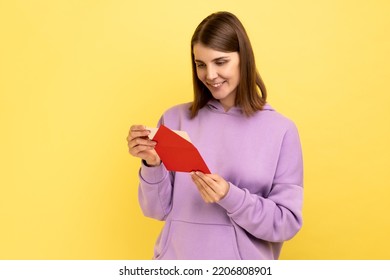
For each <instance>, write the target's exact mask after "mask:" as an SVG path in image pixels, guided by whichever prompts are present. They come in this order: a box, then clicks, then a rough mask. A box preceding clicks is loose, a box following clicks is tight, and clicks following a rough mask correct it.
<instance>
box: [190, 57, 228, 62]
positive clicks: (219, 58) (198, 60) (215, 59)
mask: <svg viewBox="0 0 390 280" xmlns="http://www.w3.org/2000/svg"><path fill="white" fill-rule="evenodd" d="M228 58H229V57H228V56H220V57H217V58H214V59H213V60H212V62H214V61H217V60H221V59H228ZM195 62H200V63H204V62H203V61H202V60H200V59H195Z"/></svg>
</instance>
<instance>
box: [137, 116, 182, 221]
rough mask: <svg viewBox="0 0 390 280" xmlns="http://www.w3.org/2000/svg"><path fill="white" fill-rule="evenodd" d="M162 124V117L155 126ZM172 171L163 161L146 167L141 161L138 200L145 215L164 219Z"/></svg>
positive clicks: (170, 196)
mask: <svg viewBox="0 0 390 280" xmlns="http://www.w3.org/2000/svg"><path fill="white" fill-rule="evenodd" d="M161 124H164V118H163V117H161V119H160V120H159V122H158V125H157V127H159V126H160V125H161ZM173 176H174V175H173V172H169V171H168V170H167V169H166V168H165V166H164V163H161V164H160V165H159V166H155V167H148V166H146V165H145V164H144V163H143V162H142V164H141V168H140V170H139V180H140V183H139V186H138V201H139V204H140V206H141V209H142V212H143V214H144V215H145V216H147V217H150V218H154V219H157V220H160V221H161V220H165V218H166V216H167V215H168V214H169V212H170V211H171V209H172V195H173Z"/></svg>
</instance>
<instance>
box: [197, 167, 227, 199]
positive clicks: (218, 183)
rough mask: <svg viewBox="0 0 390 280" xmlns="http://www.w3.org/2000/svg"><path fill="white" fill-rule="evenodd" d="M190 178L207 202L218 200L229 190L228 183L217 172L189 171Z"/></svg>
mask: <svg viewBox="0 0 390 280" xmlns="http://www.w3.org/2000/svg"><path fill="white" fill-rule="evenodd" d="M191 178H192V181H193V182H194V183H195V185H196V187H197V188H198V190H199V193H200V195H201V196H202V198H203V200H204V201H205V202H207V203H214V202H218V201H220V200H221V199H222V198H224V197H225V196H226V194H227V193H228V191H229V183H228V182H227V181H225V179H223V178H222V177H221V176H219V175H217V174H204V173H202V172H199V171H196V172H191Z"/></svg>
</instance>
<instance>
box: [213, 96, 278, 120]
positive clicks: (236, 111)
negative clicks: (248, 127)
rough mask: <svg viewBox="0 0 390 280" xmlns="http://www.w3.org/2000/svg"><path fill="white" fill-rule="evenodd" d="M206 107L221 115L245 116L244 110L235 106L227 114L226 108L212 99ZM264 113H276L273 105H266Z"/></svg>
mask: <svg viewBox="0 0 390 280" xmlns="http://www.w3.org/2000/svg"><path fill="white" fill-rule="evenodd" d="M206 106H207V107H208V108H209V109H210V110H212V111H215V112H217V113H220V114H226V115H237V116H242V115H243V112H242V109H241V108H240V107H238V106H234V107H232V108H230V109H229V111H227V112H226V111H225V108H223V106H222V104H221V103H220V102H219V101H218V100H216V99H214V98H213V99H211V100H210V101H209V102H207V104H206ZM263 111H275V110H274V109H273V108H272V107H271V105H269V104H268V103H266V104H265V105H264V107H263Z"/></svg>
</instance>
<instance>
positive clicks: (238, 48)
mask: <svg viewBox="0 0 390 280" xmlns="http://www.w3.org/2000/svg"><path fill="white" fill-rule="evenodd" d="M197 43H201V44H203V45H204V46H206V47H209V48H212V49H214V50H217V51H221V52H238V54H239V58H240V83H239V85H238V87H237V94H236V100H235V105H236V106H240V107H241V109H242V110H243V112H244V114H245V115H246V116H251V115H253V114H254V113H255V112H256V111H259V110H262V109H263V106H264V105H265V103H266V99H267V91H266V88H265V85H264V82H263V80H262V79H261V77H260V74H259V72H258V71H257V68H256V64H255V56H254V54H253V50H252V46H251V43H250V41H249V38H248V35H247V33H246V31H245V29H244V26H243V25H242V23H241V22H240V21H239V19H238V18H237V17H236V16H235V15H233V14H232V13H229V12H217V13H213V14H211V15H209V16H208V17H206V18H205V19H204V20H203V21H202V22H201V23H200V24H199V25H198V27H197V28H196V30H195V32H194V35H193V36H192V39H191V60H192V78H193V86H194V101H193V103H192V105H191V108H190V110H191V118H194V117H195V116H196V115H197V114H198V111H199V110H200V109H201V108H202V107H203V106H205V105H206V103H207V102H208V101H209V100H210V99H212V95H211V92H210V91H209V89H208V88H207V87H206V86H205V85H204V84H203V83H202V81H200V80H199V78H198V76H197V73H196V64H195V61H194V53H193V48H194V45H195V44H197ZM258 90H260V92H259V91H258ZM260 93H261V95H260Z"/></svg>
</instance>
